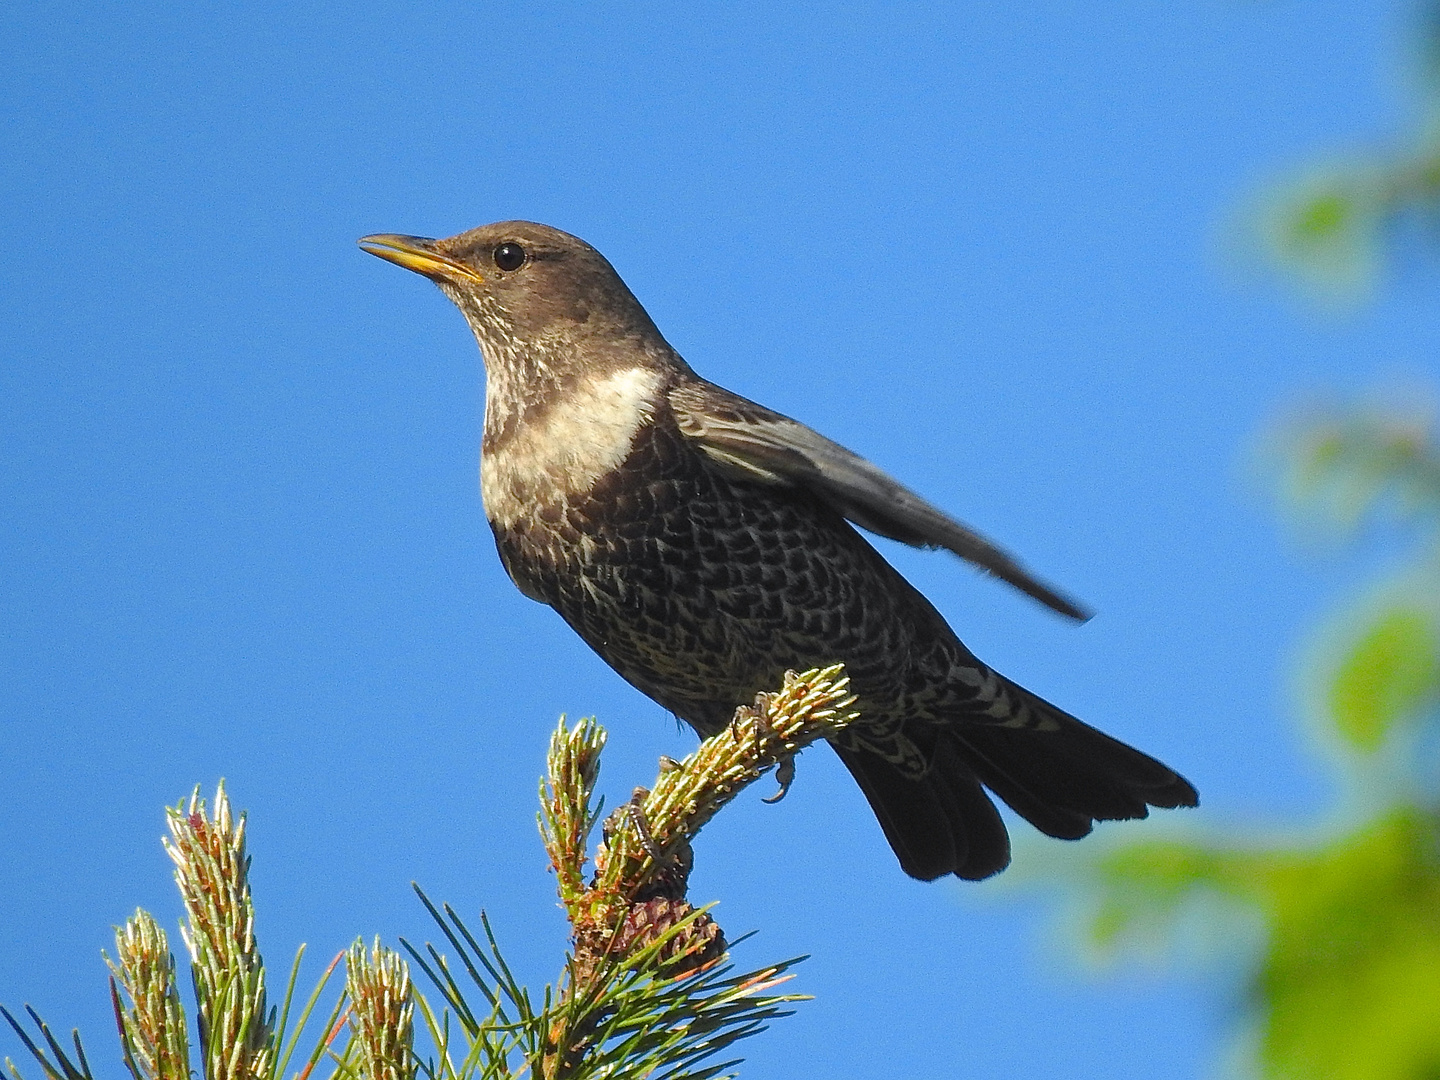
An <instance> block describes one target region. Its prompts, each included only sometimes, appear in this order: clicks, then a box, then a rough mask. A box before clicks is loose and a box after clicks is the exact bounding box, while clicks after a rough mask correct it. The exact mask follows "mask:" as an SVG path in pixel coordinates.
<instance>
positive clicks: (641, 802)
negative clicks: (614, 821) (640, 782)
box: [624, 787, 666, 865]
mask: <svg viewBox="0 0 1440 1080" xmlns="http://www.w3.org/2000/svg"><path fill="white" fill-rule="evenodd" d="M649 795H650V792H649V791H648V790H647V789H646V788H643V787H637V788H636V789H635V791H634V792H633V793H632V794H631V796H630V801H629V802H628V803H626V804H625V807H624V809H625V812H626V813H627V814H629V815H630V820H631V821H633V822H634V823H635V831H636V832H637V833H639V834H640V843H641V844H643V845H644V847H645V850H646V852H647V853H648V854H649V855H650V858H652V859H654V860H655V863H656V865H664V863H665V862H666V859H665V853H664V852H663V851H661V850H660V845H659V844H657V843H655V835H654V834H653V833H652V832H651V831H650V819H649V818H648V817H646V816H645V800H646V798H647V797H648V796H649Z"/></svg>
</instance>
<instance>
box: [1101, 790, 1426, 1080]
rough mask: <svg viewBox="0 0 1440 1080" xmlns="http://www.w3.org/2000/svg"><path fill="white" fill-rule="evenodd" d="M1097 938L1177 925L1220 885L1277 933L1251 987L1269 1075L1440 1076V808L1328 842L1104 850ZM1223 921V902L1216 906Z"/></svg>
mask: <svg viewBox="0 0 1440 1080" xmlns="http://www.w3.org/2000/svg"><path fill="white" fill-rule="evenodd" d="M1089 882H1090V884H1091V886H1092V887H1093V890H1094V891H1093V893H1092V896H1093V898H1094V900H1095V901H1096V903H1095V906H1094V908H1093V914H1092V917H1091V919H1090V921H1089V928H1090V933H1091V936H1092V939H1093V940H1094V941H1095V942H1096V943H1097V944H1099V945H1100V946H1101V947H1102V948H1105V949H1107V950H1108V951H1111V952H1114V951H1118V950H1120V949H1122V948H1125V947H1133V946H1136V945H1144V944H1148V943H1150V942H1151V941H1153V940H1155V939H1156V938H1157V936H1160V935H1165V934H1169V935H1170V937H1171V938H1172V939H1173V937H1174V934H1175V931H1176V930H1177V929H1178V928H1179V926H1180V925H1181V924H1182V923H1183V921H1184V919H1185V916H1186V915H1187V913H1188V912H1190V911H1191V910H1193V909H1194V908H1195V907H1196V906H1197V905H1199V904H1202V903H1203V901H1204V900H1205V899H1206V898H1207V897H1215V896H1220V897H1227V898H1229V899H1231V900H1237V901H1242V902H1244V903H1247V904H1249V905H1251V906H1253V907H1254V908H1256V909H1258V910H1259V911H1260V913H1261V914H1262V916H1263V918H1264V921H1265V924H1266V927H1267V930H1268V934H1267V942H1266V945H1265V949H1264V954H1263V957H1262V958H1261V961H1260V963H1259V965H1258V966H1257V968H1256V970H1255V972H1254V975H1253V977H1252V983H1251V991H1252V993H1253V995H1254V999H1255V1000H1256V1001H1257V1002H1260V1001H1263V1002H1264V1005H1265V1007H1264V1009H1263V1010H1262V1011H1261V1013H1260V1016H1259V1019H1260V1022H1261V1029H1260V1046H1259V1051H1260V1058H1261V1062H1262V1064H1263V1066H1264V1071H1265V1074H1266V1075H1269V1076H1276V1077H1293V1078H1301V1077H1313V1078H1316V1080H1320V1078H1324V1080H1395V1078H1402V1077H1405V1078H1408V1077H1415V1078H1417V1080H1418V1078H1422V1077H1428V1078H1433V1077H1435V1076H1440V862H1437V859H1436V846H1435V822H1434V819H1433V818H1432V817H1431V816H1430V815H1429V814H1428V813H1426V812H1424V811H1421V810H1416V809H1412V808H1402V809H1399V810H1396V811H1394V812H1392V813H1391V814H1389V815H1387V816H1386V817H1384V818H1382V819H1380V820H1378V821H1372V822H1369V823H1367V824H1366V825H1364V826H1362V827H1360V828H1358V829H1356V830H1355V831H1353V832H1351V833H1348V834H1346V835H1344V836H1341V837H1339V838H1338V839H1335V840H1332V841H1330V842H1328V843H1325V844H1322V845H1320V846H1317V847H1314V848H1309V849H1306V848H1296V847H1275V848H1268V849H1266V848H1260V847H1258V846H1257V847H1254V848H1246V847H1228V846H1225V845H1224V844H1219V843H1216V844H1207V843H1204V842H1197V843H1185V842H1179V841H1170V842H1159V843H1144V844H1132V845H1127V846H1125V847H1123V848H1120V849H1118V850H1115V851H1112V852H1110V853H1109V854H1108V855H1107V857H1105V858H1104V859H1102V860H1100V861H1098V862H1096V863H1093V864H1092V865H1091V869H1090V877H1089ZM1210 918H1211V921H1212V922H1213V913H1212V914H1210Z"/></svg>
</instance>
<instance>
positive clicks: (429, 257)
mask: <svg viewBox="0 0 1440 1080" xmlns="http://www.w3.org/2000/svg"><path fill="white" fill-rule="evenodd" d="M357 243H359V245H360V247H361V249H362V250H364V251H368V252H369V253H370V254H371V255H375V256H378V257H379V258H382V259H384V260H385V261H386V262H392V263H394V264H395V265H396V266H403V267H404V268H405V269H406V270H413V271H415V273H417V274H424V275H425V276H426V277H428V278H430V279H431V280H432V281H440V280H444V281H462V282H479V283H481V284H482V285H483V284H484V282H485V278H484V277H483V276H481V274H480V272H479V271H478V270H475V269H473V268H472V267H469V266H466V265H465V264H464V263H462V262H457V261H456V260H455V259H452V258H451V257H450V256H449V255H446V254H444V253H443V252H440V251H437V250H435V241H434V240H431V239H429V238H428V237H425V236H400V235H398V234H396V233H376V234H375V235H374V236H362V237H361V238H360V239H359V240H358V241H357Z"/></svg>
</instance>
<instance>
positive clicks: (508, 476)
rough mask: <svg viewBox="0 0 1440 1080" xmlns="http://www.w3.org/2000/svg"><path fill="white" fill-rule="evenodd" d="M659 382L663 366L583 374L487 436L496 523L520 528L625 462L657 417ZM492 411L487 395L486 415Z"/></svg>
mask: <svg viewBox="0 0 1440 1080" xmlns="http://www.w3.org/2000/svg"><path fill="white" fill-rule="evenodd" d="M661 383H662V377H661V375H660V373H659V372H657V371H654V370H652V369H649V368H638V367H637V368H626V369H624V370H621V371H612V372H609V373H607V374H605V375H597V376H595V377H591V378H588V379H583V380H581V381H580V382H578V383H576V384H574V385H572V386H570V387H567V388H566V389H565V391H564V392H563V393H557V395H556V397H555V400H554V401H552V402H550V403H549V404H548V405H547V407H546V408H544V409H543V410H540V411H538V412H537V413H536V414H535V415H533V416H530V417H527V418H526V419H525V421H524V422H523V423H520V424H518V425H516V426H515V427H514V428H513V429H512V430H510V431H508V432H507V433H506V435H505V437H504V438H501V439H496V440H494V442H493V443H492V442H491V441H490V440H489V439H487V444H486V447H485V449H484V451H483V452H482V454H481V456H480V493H481V496H482V497H483V498H484V500H485V514H486V516H487V517H488V518H489V519H490V522H491V524H492V525H494V526H495V527H496V528H497V529H501V530H508V529H512V528H515V527H516V526H517V525H520V524H521V523H523V522H525V521H527V520H530V519H531V518H533V517H534V515H535V514H536V513H537V512H539V511H540V510H541V509H543V508H544V507H549V506H555V505H557V504H563V503H567V502H570V501H572V500H574V499H575V498H577V497H580V496H584V495H585V494H586V493H587V492H589V491H590V490H591V489H592V488H593V487H594V486H595V484H596V482H597V481H598V480H600V479H601V477H603V476H605V475H606V474H608V473H610V472H613V471H614V470H615V469H616V468H618V467H619V466H620V465H621V464H623V463H624V461H625V459H626V458H627V457H628V456H629V455H630V451H631V448H632V447H633V446H634V444H635V437H636V435H637V434H638V433H639V431H640V429H641V428H642V427H643V426H644V425H645V424H647V423H649V422H650V420H651V419H652V418H653V417H654V414H655V408H656V402H657V401H658V398H659V395H660V392H661ZM491 411H492V403H491V402H490V401H489V400H487V402H486V412H487V419H488V418H489V414H490V412H491ZM487 428H488V425H487Z"/></svg>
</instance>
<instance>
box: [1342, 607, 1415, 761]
mask: <svg viewBox="0 0 1440 1080" xmlns="http://www.w3.org/2000/svg"><path fill="white" fill-rule="evenodd" d="M1437 675H1440V640H1437V636H1436V633H1435V623H1434V618H1433V616H1432V614H1431V613H1430V612H1428V611H1424V610H1421V609H1418V608H1413V607H1406V606H1403V605H1401V606H1396V607H1391V608H1388V609H1386V610H1383V611H1381V612H1380V614H1379V615H1378V617H1376V618H1375V619H1374V620H1373V621H1372V622H1371V623H1370V625H1369V626H1367V627H1365V628H1364V629H1363V630H1362V631H1361V632H1360V633H1359V635H1358V636H1357V637H1356V640H1355V642H1354V643H1353V644H1352V645H1351V647H1350V651H1349V654H1348V655H1347V656H1346V657H1345V658H1344V659H1343V660H1342V661H1341V663H1340V665H1339V668H1338V670H1336V672H1335V674H1334V677H1333V679H1332V680H1331V683H1330V686H1329V694H1328V705H1329V710H1330V715H1331V717H1332V719H1333V720H1334V723H1335V727H1336V729H1337V730H1338V731H1339V732H1340V734H1341V735H1343V736H1344V737H1345V738H1346V739H1347V740H1349V742H1350V743H1351V744H1352V745H1354V746H1355V747H1357V748H1358V749H1360V750H1370V751H1373V750H1377V749H1379V748H1380V746H1381V745H1382V744H1383V743H1384V741H1385V738H1386V736H1388V735H1389V734H1390V731H1391V728H1392V727H1393V725H1394V724H1395V723H1396V722H1397V721H1399V720H1403V719H1405V718H1406V717H1409V716H1413V715H1414V714H1415V713H1416V712H1418V711H1419V709H1420V708H1421V707H1422V706H1423V705H1424V704H1425V703H1426V702H1427V701H1428V700H1429V699H1430V698H1432V697H1433V696H1434V694H1435V688H1436V679H1437Z"/></svg>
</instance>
